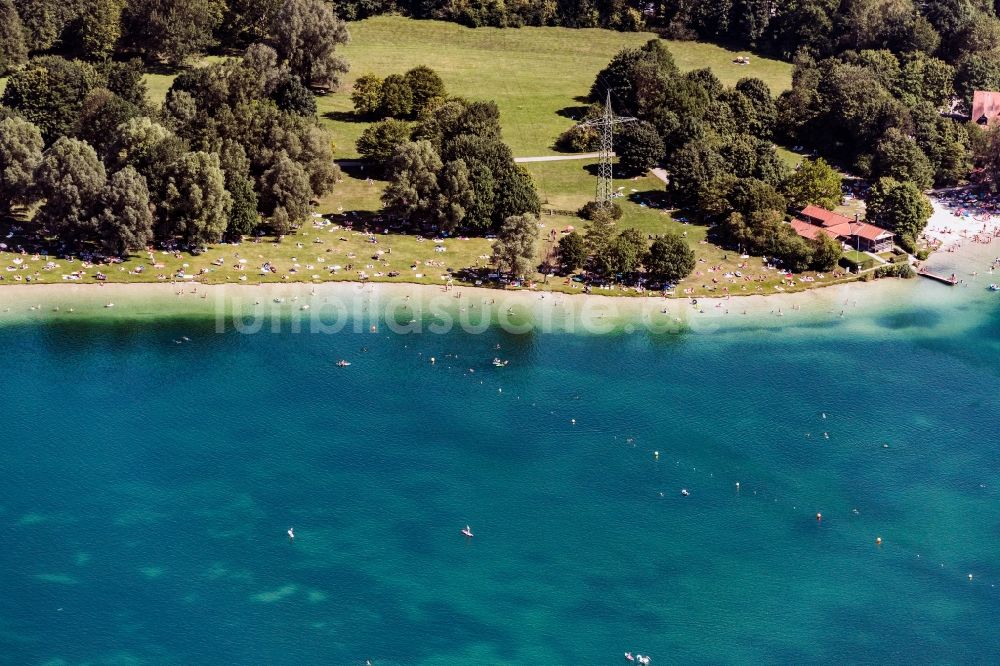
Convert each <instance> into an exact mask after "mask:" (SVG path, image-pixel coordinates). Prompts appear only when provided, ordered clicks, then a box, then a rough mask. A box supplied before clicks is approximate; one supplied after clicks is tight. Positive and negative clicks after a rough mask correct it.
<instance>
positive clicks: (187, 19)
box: [0, 0, 348, 88]
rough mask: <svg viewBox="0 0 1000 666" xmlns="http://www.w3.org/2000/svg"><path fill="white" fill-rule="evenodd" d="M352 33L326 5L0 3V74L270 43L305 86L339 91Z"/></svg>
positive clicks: (219, 0)
mask: <svg viewBox="0 0 1000 666" xmlns="http://www.w3.org/2000/svg"><path fill="white" fill-rule="evenodd" d="M347 39H348V34H347V28H346V27H345V25H344V23H343V22H342V21H340V20H339V19H337V18H336V16H335V15H334V13H333V8H332V6H331V5H330V3H328V2H325V1H324V0H0V74H4V73H7V72H9V71H12V70H14V69H16V68H17V67H19V66H21V65H23V64H24V63H25V62H26V61H27V59H28V55H29V53H33V52H48V51H50V50H55V52H57V53H59V54H60V55H63V56H66V57H70V58H82V59H84V60H91V61H98V60H104V59H106V58H108V57H109V56H112V55H119V56H128V55H136V56H141V57H142V58H143V59H144V60H146V61H147V62H161V61H162V62H166V63H169V64H171V65H179V64H181V63H183V62H184V61H185V60H187V59H188V58H189V57H190V56H192V55H195V54H197V53H202V52H204V51H205V50H207V49H210V48H213V47H230V48H232V47H244V46H247V45H248V44H251V43H255V42H263V43H267V44H269V45H270V46H271V47H272V48H274V50H275V51H276V52H277V54H278V57H279V59H280V60H281V61H282V62H284V63H286V64H287V65H288V67H289V70H290V71H291V72H292V73H293V74H295V75H296V76H298V77H299V79H300V80H301V81H303V82H304V83H305V84H306V85H312V86H319V87H325V88H331V87H334V86H335V85H336V84H337V81H338V78H339V76H340V74H342V73H344V72H346V71H347V64H346V62H345V61H344V60H343V59H342V58H340V57H339V56H338V55H337V54H336V48H337V46H339V45H341V44H343V43H344V42H346V41H347Z"/></svg>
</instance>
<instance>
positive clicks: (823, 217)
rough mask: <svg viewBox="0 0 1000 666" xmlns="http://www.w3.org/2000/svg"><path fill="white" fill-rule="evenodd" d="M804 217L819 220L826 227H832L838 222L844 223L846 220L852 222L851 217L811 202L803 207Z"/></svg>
mask: <svg viewBox="0 0 1000 666" xmlns="http://www.w3.org/2000/svg"><path fill="white" fill-rule="evenodd" d="M802 216H803V217H810V218H812V219H814V220H819V222H820V224H822V225H823V226H824V227H832V226H835V225H838V224H844V223H845V222H851V219H850V218H848V217H844V216H843V215H839V214H837V213H834V212H833V211H829V210H827V209H825V208H820V207H819V206H814V205H812V204H809V205H808V206H806V207H805V208H803V209H802Z"/></svg>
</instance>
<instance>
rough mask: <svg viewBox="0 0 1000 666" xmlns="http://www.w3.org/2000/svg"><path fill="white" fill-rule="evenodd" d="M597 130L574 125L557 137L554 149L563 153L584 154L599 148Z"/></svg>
mask: <svg viewBox="0 0 1000 666" xmlns="http://www.w3.org/2000/svg"><path fill="white" fill-rule="evenodd" d="M600 144H601V142H600V140H599V138H598V136H597V130H595V129H594V128H593V127H580V126H579V125H574V126H573V127H570V128H569V129H568V130H566V131H565V132H563V133H562V134H560V135H559V138H557V139H556V144H555V149H556V150H559V151H562V152H564V153H586V152H588V151H593V150H597V149H598V148H599V147H600Z"/></svg>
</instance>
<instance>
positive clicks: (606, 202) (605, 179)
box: [580, 88, 635, 207]
mask: <svg viewBox="0 0 1000 666" xmlns="http://www.w3.org/2000/svg"><path fill="white" fill-rule="evenodd" d="M634 121H635V118H629V117H625V116H616V115H615V112H614V111H612V110H611V89H610V88H609V89H608V98H607V100H606V101H605V102H604V113H603V115H601V117H600V118H595V119H594V120H588V121H585V122H582V123H580V127H596V128H597V130H598V131H599V132H600V133H601V157H600V160H601V162H600V164H599V165H598V168H597V204H598V205H599V206H601V207H605V206H610V205H611V197H612V195H613V194H614V187H613V186H612V178H611V161H612V159H613V158H614V154H615V149H614V127H615V125H621V124H622V123H631V122H634Z"/></svg>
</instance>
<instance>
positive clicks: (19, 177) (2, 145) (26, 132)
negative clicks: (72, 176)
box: [0, 116, 44, 213]
mask: <svg viewBox="0 0 1000 666" xmlns="http://www.w3.org/2000/svg"><path fill="white" fill-rule="evenodd" d="M43 145H44V144H43V143H42V133H41V132H40V131H39V130H38V128H37V127H35V126H34V125H33V124H31V123H30V122H28V121H27V120H24V119H23V118H18V117H17V116H13V117H10V118H4V119H3V120H0V213H9V212H10V209H11V207H12V206H14V205H17V204H24V203H27V202H28V201H30V200H31V195H32V191H31V186H32V183H33V180H34V173H35V169H37V168H38V165H39V164H41V162H42V147H43Z"/></svg>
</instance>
